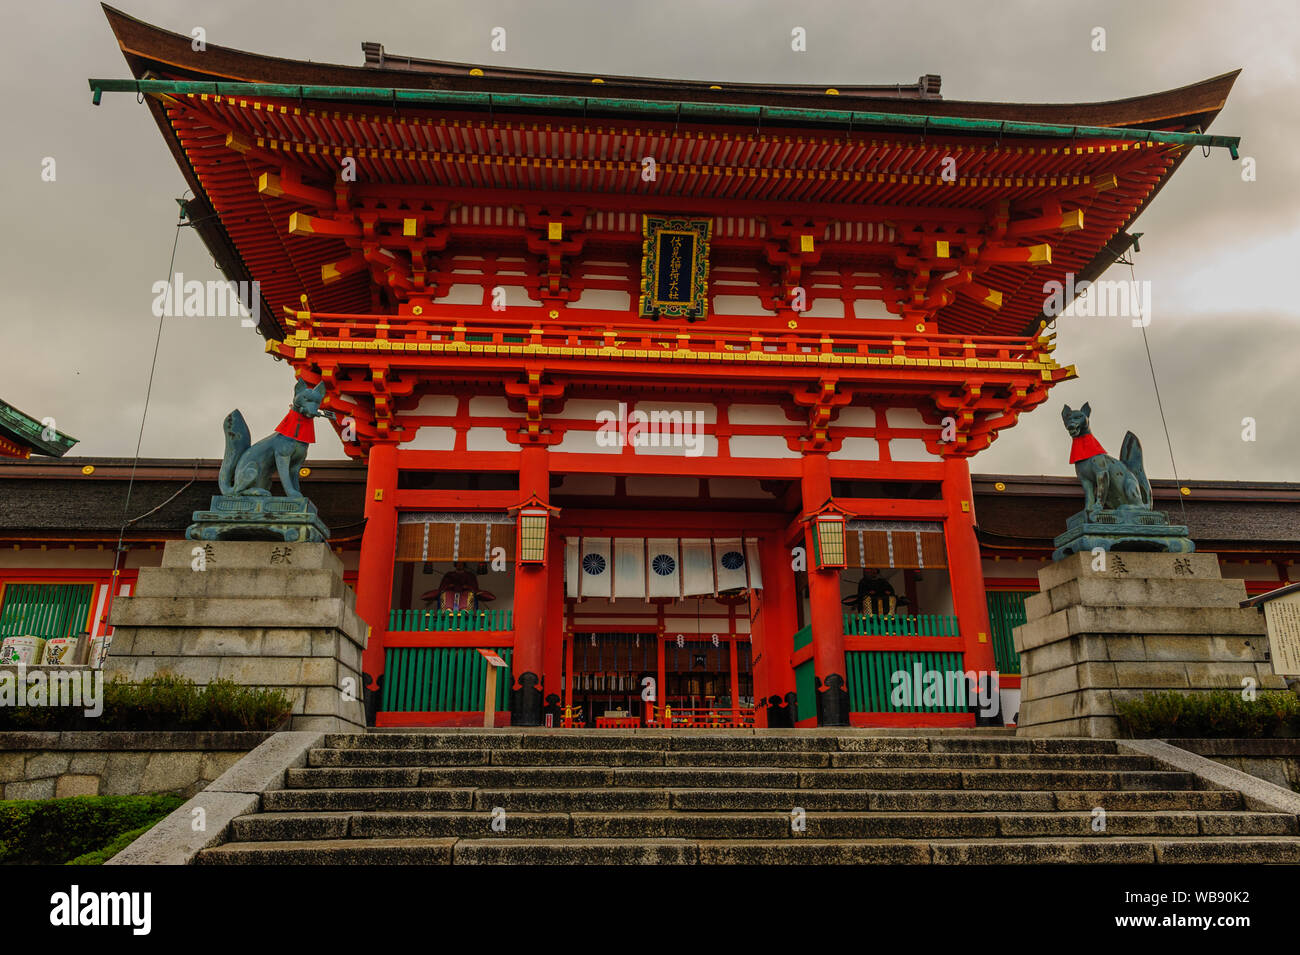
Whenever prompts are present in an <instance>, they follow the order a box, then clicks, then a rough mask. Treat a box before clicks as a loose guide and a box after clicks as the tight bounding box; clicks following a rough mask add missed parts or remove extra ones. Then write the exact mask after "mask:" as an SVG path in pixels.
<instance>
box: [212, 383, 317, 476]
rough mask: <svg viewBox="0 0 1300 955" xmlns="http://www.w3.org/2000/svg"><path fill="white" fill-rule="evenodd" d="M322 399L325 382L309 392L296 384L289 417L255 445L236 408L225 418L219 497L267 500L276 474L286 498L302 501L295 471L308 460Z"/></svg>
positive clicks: (303, 385)
mask: <svg viewBox="0 0 1300 955" xmlns="http://www.w3.org/2000/svg"><path fill="white" fill-rule="evenodd" d="M324 398H325V382H323V381H322V382H321V383H320V384H318V385H317V386H316V387H315V388H312V387H309V386H308V385H306V384H305V383H304V382H303V381H302V380H301V379H298V380H297V381H295V382H294V386H293V404H292V405H290V407H289V413H288V414H287V415H286V416H285V418H284V420H283V421H281V422H280V425H279V427H277V428H276V429H275V431H274V432H273V433H272V434H270V435H268V436H267V437H265V438H263V439H262V440H261V441H258V442H257V443H256V444H252V439H251V437H250V435H249V431H248V425H247V424H246V423H245V422H244V416H243V415H242V414H241V413H240V412H239V409H238V408H236V409H235V410H234V411H232V412H230V414H228V415H226V420H225V425H224V427H225V431H226V453H225V456H224V457H223V458H222V459H221V471H220V473H219V474H218V476H217V484H218V485H219V486H220V488H221V493H222V494H225V495H229V496H234V495H257V496H259V497H266V496H270V495H271V477H272V475H276V474H278V475H279V477H280V486H281V487H282V488H283V489H284V495H285V497H302V491H301V490H300V489H299V487H298V469H299V468H300V467H301V466H302V463H303V461H305V460H306V459H307V446H308V445H310V444H311V443H312V442H314V441H315V440H316V429H315V423H314V422H313V420H312V419H313V418H319V417H321V411H320V405H321V401H323V400H324Z"/></svg>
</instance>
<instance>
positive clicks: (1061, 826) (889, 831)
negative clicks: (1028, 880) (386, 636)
mask: <svg viewBox="0 0 1300 955" xmlns="http://www.w3.org/2000/svg"><path fill="white" fill-rule="evenodd" d="M1095 821H1096V820H1095V818H1094V816H1093V814H1092V813H1054V812H1035V813H992V812H988V813H941V812H935V813H883V812H870V813H855V812H826V813H817V812H807V813H805V814H804V815H803V816H802V824H803V826H804V829H803V830H802V831H796V830H795V827H794V826H793V825H792V815H791V813H790V812H780V811H777V812H721V813H718V812H712V813H711V812H685V811H668V812H665V811H658V810H636V811H627V812H552V813H535V812H508V813H505V814H504V815H502V814H499V813H494V812H491V811H480V812H355V813H346V812H329V813H258V814H253V815H248V816H243V817H240V818H239V819H237V820H235V822H234V824H233V827H232V831H231V836H232V839H233V841H236V842H256V841H292V840H304V839H344V838H365V839H397V838H435V837H448V836H455V837H458V838H494V837H495V838H515V839H517V838H542V839H545V838H564V837H569V836H572V837H575V838H584V839H606V838H682V839H742V838H743V839H781V838H809V839H934V838H998V837H1003V838H1032V837H1040V836H1082V837H1089V838H1107V837H1114V836H1125V835H1162V836H1163V835H1169V836H1196V835H1250V836H1261V835H1264V836H1269V835H1296V834H1297V823H1296V817H1294V816H1289V815H1285V814H1282V813H1254V812H1246V813H1236V812H1154V813H1149V812H1118V811H1116V812H1109V813H1107V814H1106V816H1105V829H1104V830H1102V831H1097V830H1095V829H1094V828H1093V826H1094V824H1095ZM494 825H495V826H497V827H502V826H503V827H504V828H494Z"/></svg>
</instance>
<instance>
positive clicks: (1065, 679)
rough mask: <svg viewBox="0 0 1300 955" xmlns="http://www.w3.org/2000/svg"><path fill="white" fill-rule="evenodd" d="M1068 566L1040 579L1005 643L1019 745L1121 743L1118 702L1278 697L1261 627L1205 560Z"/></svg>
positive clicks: (1109, 558)
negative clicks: (1017, 686) (1250, 690)
mask: <svg viewBox="0 0 1300 955" xmlns="http://www.w3.org/2000/svg"><path fill="white" fill-rule="evenodd" d="M1092 564H1093V556H1092V555H1091V554H1087V553H1085V554H1074V555H1072V556H1070V557H1066V558H1065V559H1064V560H1061V561H1058V562H1056V563H1054V564H1052V565H1050V566H1048V567H1044V568H1043V569H1042V570H1040V571H1039V572H1038V583H1039V587H1040V588H1041V591H1042V592H1041V593H1038V594H1035V595H1034V596H1032V597H1030V598H1029V599H1028V600H1026V601H1025V615H1026V618H1027V622H1026V623H1025V624H1024V626H1021V627H1017V628H1016V629H1015V632H1014V639H1015V644H1016V650H1017V651H1019V653H1020V670H1021V676H1022V682H1021V698H1020V720H1019V723H1018V727H1019V735H1022V736H1097V737H1113V736H1116V735H1118V732H1119V723H1118V720H1117V719H1116V717H1115V701H1116V700H1123V699H1129V698H1132V697H1136V696H1141V695H1142V694H1143V693H1147V692H1151V691H1155V690H1179V691H1184V692H1196V691H1205V690H1221V689H1232V690H1240V689H1241V688H1242V680H1243V679H1244V678H1246V677H1253V678H1254V679H1255V681H1256V683H1257V684H1258V687H1259V688H1260V689H1284V688H1285V683H1284V681H1283V680H1282V679H1281V678H1280V677H1277V676H1275V675H1274V674H1273V670H1272V667H1271V665H1270V664H1269V662H1268V659H1267V653H1268V641H1267V639H1266V638H1265V635H1264V622H1263V620H1262V618H1261V617H1260V615H1259V614H1257V613H1255V612H1254V611H1252V610H1243V609H1241V608H1240V607H1239V606H1238V604H1239V603H1240V601H1241V600H1243V599H1245V596H1246V585H1245V584H1244V583H1243V582H1242V581H1240V580H1224V579H1222V578H1221V577H1220V576H1219V562H1218V558H1217V557H1216V556H1215V555H1214V554H1152V553H1121V552H1114V551H1112V552H1111V553H1108V554H1106V565H1105V566H1106V570H1105V571H1094V570H1093V569H1092Z"/></svg>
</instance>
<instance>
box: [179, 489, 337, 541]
mask: <svg viewBox="0 0 1300 955" xmlns="http://www.w3.org/2000/svg"><path fill="white" fill-rule="evenodd" d="M185 536H186V537H187V538H189V539H190V540H197V541H227V540H229V541H284V542H286V543H290V544H292V543H295V542H299V543H307V542H308V541H310V542H313V543H323V542H325V541H327V540H329V536H330V532H329V528H328V527H326V526H325V525H324V523H322V521H321V519H320V518H319V517H318V516H317V515H316V505H315V504H313V503H312V502H311V501H309V500H308V499H307V498H305V497H271V496H269V495H267V496H263V495H257V494H245V495H237V496H227V495H224V494H218V495H216V496H215V497H213V498H212V501H211V503H210V504H209V506H208V509H207V510H206V511H195V512H194V523H193V524H191V525H190V526H189V527H188V528H186V530H185Z"/></svg>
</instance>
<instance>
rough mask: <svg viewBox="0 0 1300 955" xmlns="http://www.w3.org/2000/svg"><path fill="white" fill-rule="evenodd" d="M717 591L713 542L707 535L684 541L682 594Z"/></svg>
mask: <svg viewBox="0 0 1300 955" xmlns="http://www.w3.org/2000/svg"><path fill="white" fill-rule="evenodd" d="M712 593H717V590H716V588H715V587H714V581H713V542H712V541H711V540H709V539H708V538H707V537H706V538H703V539H700V538H689V539H687V540H683V541H682V596H683V597H699V596H703V595H704V594H712Z"/></svg>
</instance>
